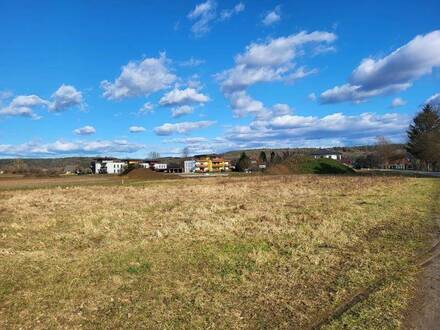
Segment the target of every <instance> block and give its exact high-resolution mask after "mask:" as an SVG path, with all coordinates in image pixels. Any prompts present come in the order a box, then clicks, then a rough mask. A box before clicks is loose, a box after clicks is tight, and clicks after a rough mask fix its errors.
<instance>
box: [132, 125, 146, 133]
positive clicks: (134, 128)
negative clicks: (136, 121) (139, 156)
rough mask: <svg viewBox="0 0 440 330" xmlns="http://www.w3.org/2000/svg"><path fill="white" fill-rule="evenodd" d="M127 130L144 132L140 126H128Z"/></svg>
mask: <svg viewBox="0 0 440 330" xmlns="http://www.w3.org/2000/svg"><path fill="white" fill-rule="evenodd" d="M128 130H129V131H130V133H142V132H145V128H144V127H142V126H130V127H129V128H128Z"/></svg>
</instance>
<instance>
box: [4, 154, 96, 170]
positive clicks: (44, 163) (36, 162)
mask: <svg viewBox="0 0 440 330" xmlns="http://www.w3.org/2000/svg"><path fill="white" fill-rule="evenodd" d="M93 159H94V158H92V157H65V158H23V159H22V158H20V159H16V158H15V159H0V170H10V169H12V168H16V169H17V168H22V169H29V170H49V171H63V170H64V168H65V167H66V166H68V165H72V166H77V167H80V168H89V167H90V162H91V161H92V160H93Z"/></svg>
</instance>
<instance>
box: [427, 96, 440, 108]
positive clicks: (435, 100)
mask: <svg viewBox="0 0 440 330" xmlns="http://www.w3.org/2000/svg"><path fill="white" fill-rule="evenodd" d="M426 103H427V104H431V105H440V93H437V94H434V95H433V96H431V97H430V98H429V99H427V100H426Z"/></svg>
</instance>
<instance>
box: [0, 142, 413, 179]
mask: <svg viewBox="0 0 440 330" xmlns="http://www.w3.org/2000/svg"><path fill="white" fill-rule="evenodd" d="M393 146H394V147H396V148H397V149H402V150H403V149H404V145H403V144H395V145H393ZM318 149H319V148H282V149H281V148H280V149H270V148H264V149H248V150H231V151H228V152H225V153H224V154H223V155H224V157H225V158H226V159H229V160H231V159H238V158H239V157H240V155H241V153H242V152H245V153H246V154H247V155H248V156H250V157H251V158H255V159H258V157H259V155H260V153H261V151H264V152H266V155H267V157H268V158H269V157H270V153H271V152H272V151H274V152H275V153H276V154H278V155H282V154H283V153H285V152H289V154H295V155H309V154H311V153H313V152H314V151H316V150H318ZM327 149H329V150H334V151H339V152H341V153H342V155H343V158H349V159H356V158H357V157H359V156H361V155H363V154H366V153H371V152H374V151H375V150H376V149H377V146H375V145H366V146H355V147H334V148H327ZM187 158H191V157H187ZM93 159H95V157H64V158H20V159H16V158H15V159H13V158H11V159H0V170H11V169H13V168H17V167H20V168H23V169H29V170H43V171H56V172H62V171H63V170H64V168H65V167H66V166H76V167H79V168H83V169H85V168H89V166H90V163H91V162H92V161H93ZM184 159H185V158H182V157H161V158H159V159H158V161H160V162H164V163H178V164H180V163H182V162H183V160H184Z"/></svg>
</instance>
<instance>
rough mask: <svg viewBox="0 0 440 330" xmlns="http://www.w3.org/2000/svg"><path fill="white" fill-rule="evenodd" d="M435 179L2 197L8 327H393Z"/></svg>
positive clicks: (2, 301) (422, 239) (322, 180)
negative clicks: (374, 288)
mask: <svg viewBox="0 0 440 330" xmlns="http://www.w3.org/2000/svg"><path fill="white" fill-rule="evenodd" d="M437 189H438V183H437V182H436V181H435V180H428V179H405V178H373V177H331V176H328V177H317V176H285V177H284V176H279V177H248V178H246V177H237V178H216V179H199V180H172V181H169V182H167V181H163V182H155V183H148V184H145V185H144V184H140V185H136V186H115V185H108V186H82V187H65V188H50V189H33V190H10V191H3V192H0V269H1V271H0V328H2V329H9V328H19V327H22V328H29V329H30V328H32V329H35V328H36V329H47V328H59V327H61V328H80V327H82V328H122V327H123V328H164V329H169V328H188V329H193V328H204V329H206V328H268V327H275V328H304V327H307V326H308V325H309V324H311V323H312V322H313V321H314V320H316V319H317V318H318V317H319V316H320V315H322V314H323V313H324V312H325V311H326V310H328V309H332V308H334V307H335V306H337V305H338V303H340V302H341V301H343V300H344V299H346V297H348V296H349V295H350V293H352V292H353V291H355V290H356V289H357V288H360V287H362V286H365V285H367V284H369V283H371V282H372V281H374V280H375V279H376V278H378V277H379V276H381V275H383V274H387V273H392V272H394V270H395V269H398V268H403V269H405V272H403V273H402V277H401V278H399V279H398V280H393V281H390V282H388V283H387V284H386V285H385V286H384V287H383V288H382V289H381V290H380V291H379V292H377V293H376V294H375V295H373V296H372V297H370V299H368V301H366V302H364V303H363V304H361V306H360V307H359V306H357V307H356V308H358V310H356V309H355V310H353V311H351V312H350V313H347V315H345V316H344V317H343V318H341V319H339V320H336V321H335V322H334V323H333V324H330V325H329V327H330V328H335V329H338V328H341V327H349V328H352V327H356V326H358V327H361V328H362V327H363V326H366V327H369V328H395V327H398V326H399V322H400V319H401V314H402V311H403V309H404V308H405V306H406V304H407V301H408V299H409V297H410V296H411V294H412V291H411V290H412V284H413V281H414V276H415V275H414V274H415V272H416V269H415V268H414V267H412V266H411V264H410V260H411V258H412V257H413V256H414V255H416V254H417V253H420V252H421V251H423V248H425V247H426V244H427V242H428V243H429V239H430V234H431V233H433V232H434V230H433V228H434V224H433V222H432V221H431V220H430V214H429V212H430V209H431V205H432V204H433V203H434V202H438V200H437V201H435V198H436V197H437V194H436V192H437Z"/></svg>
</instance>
